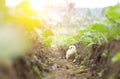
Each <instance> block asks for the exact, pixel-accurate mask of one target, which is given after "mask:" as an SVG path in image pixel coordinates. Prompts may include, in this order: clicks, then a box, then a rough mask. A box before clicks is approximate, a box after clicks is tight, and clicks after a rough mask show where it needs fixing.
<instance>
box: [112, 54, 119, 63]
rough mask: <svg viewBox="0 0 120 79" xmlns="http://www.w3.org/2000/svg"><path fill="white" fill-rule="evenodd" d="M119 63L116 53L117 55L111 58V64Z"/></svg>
mask: <svg viewBox="0 0 120 79" xmlns="http://www.w3.org/2000/svg"><path fill="white" fill-rule="evenodd" d="M118 61H120V52H118V53H117V54H115V56H114V57H113V58H112V63H113V64H114V63H116V62H118Z"/></svg>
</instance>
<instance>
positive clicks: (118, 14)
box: [106, 4, 120, 24]
mask: <svg viewBox="0 0 120 79" xmlns="http://www.w3.org/2000/svg"><path fill="white" fill-rule="evenodd" d="M106 17H107V18H108V19H109V20H110V21H112V22H115V23H119V24H120V4H117V5H115V6H112V7H110V8H107V9H106Z"/></svg>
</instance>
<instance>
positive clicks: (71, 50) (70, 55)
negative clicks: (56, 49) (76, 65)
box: [66, 45, 77, 61]
mask: <svg viewBox="0 0 120 79" xmlns="http://www.w3.org/2000/svg"><path fill="white" fill-rule="evenodd" d="M76 54H77V50H76V46H75V45H70V46H69V48H68V50H67V52H66V59H67V60H68V59H72V60H73V59H75V56H76ZM73 61H74V60H73Z"/></svg>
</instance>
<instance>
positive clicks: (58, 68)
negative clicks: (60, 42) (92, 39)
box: [0, 40, 120, 79]
mask: <svg viewBox="0 0 120 79" xmlns="http://www.w3.org/2000/svg"><path fill="white" fill-rule="evenodd" d="M74 45H75V46H76V47H77V51H78V58H77V59H76V62H74V63H73V62H72V61H71V60H66V59H65V52H66V50H67V48H65V47H64V46H59V47H54V48H46V47H44V46H43V45H42V44H41V43H40V42H39V41H37V40H36V41H35V42H34V44H33V49H32V51H30V52H31V53H30V54H27V55H26V56H23V57H19V58H16V59H12V60H9V61H8V63H7V64H1V65H0V79H120V61H118V62H116V63H114V64H112V63H111V59H112V57H113V56H114V55H115V54H116V53H117V52H119V51H120V40H119V41H118V40H113V41H110V42H108V43H105V44H102V45H97V44H95V45H92V46H90V47H85V46H84V45H83V44H82V43H81V42H78V43H74Z"/></svg>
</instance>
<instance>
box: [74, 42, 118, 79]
mask: <svg viewBox="0 0 120 79" xmlns="http://www.w3.org/2000/svg"><path fill="white" fill-rule="evenodd" d="M75 45H76V47H77V48H78V53H79V55H80V56H79V58H78V61H77V63H78V64H79V65H84V66H86V67H87V68H90V69H91V71H92V72H91V74H92V76H91V77H90V79H96V78H97V79H108V78H110V79H111V78H112V79H120V68H119V67H120V62H117V63H115V64H112V63H111V60H112V58H113V56H114V55H115V54H116V53H118V52H120V41H117V40H114V41H110V42H109V43H106V44H102V45H97V44H95V45H92V46H91V47H88V48H86V47H85V46H84V45H83V44H82V43H76V44H75Z"/></svg>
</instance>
